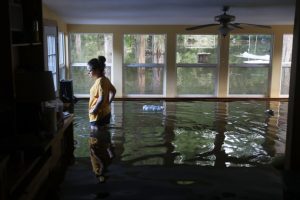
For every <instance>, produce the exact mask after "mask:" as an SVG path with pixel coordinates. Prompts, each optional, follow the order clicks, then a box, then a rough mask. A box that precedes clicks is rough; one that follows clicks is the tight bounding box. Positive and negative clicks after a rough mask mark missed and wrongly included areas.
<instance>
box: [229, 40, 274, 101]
mask: <svg viewBox="0 0 300 200" xmlns="http://www.w3.org/2000/svg"><path fill="white" fill-rule="evenodd" d="M271 49H272V36H271V35H249V34H243V35H231V36H230V43H229V94H238V95H267V92H268V84H269V77H268V76H269V74H268V73H269V72H268V71H269V68H270V67H271V64H270V59H271V58H270V56H271V53H272V52H271Z"/></svg>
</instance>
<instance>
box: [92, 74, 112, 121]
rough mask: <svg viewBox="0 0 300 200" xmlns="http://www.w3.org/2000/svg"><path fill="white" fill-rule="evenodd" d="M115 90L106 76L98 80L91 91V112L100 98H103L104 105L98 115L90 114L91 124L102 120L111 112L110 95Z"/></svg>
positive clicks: (102, 104)
mask: <svg viewBox="0 0 300 200" xmlns="http://www.w3.org/2000/svg"><path fill="white" fill-rule="evenodd" d="M113 88H114V86H113V85H112V84H111V82H110V80H109V79H108V78H106V77H105V76H103V77H100V78H98V79H96V81H95V83H94V85H93V86H92V87H91V89H90V100H89V110H90V109H91V108H93V107H94V106H95V105H96V103H97V100H98V98H99V97H101V96H102V103H101V105H100V107H99V109H98V112H97V113H96V114H89V119H90V122H93V121H98V120H101V119H102V118H103V117H105V116H106V115H107V114H109V113H110V112H111V108H110V105H109V94H110V91H111V90H112V89H113Z"/></svg>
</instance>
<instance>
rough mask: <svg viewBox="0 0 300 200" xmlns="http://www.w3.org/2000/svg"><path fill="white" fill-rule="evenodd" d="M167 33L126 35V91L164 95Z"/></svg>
mask: <svg viewBox="0 0 300 200" xmlns="http://www.w3.org/2000/svg"><path fill="white" fill-rule="evenodd" d="M165 55H166V36H165V35H143V34H134V35H133V34H130V35H129V34H128V35H124V60H123V66H124V93H125V94H126V95H163V83H164V80H163V77H164V69H165V59H166V58H165Z"/></svg>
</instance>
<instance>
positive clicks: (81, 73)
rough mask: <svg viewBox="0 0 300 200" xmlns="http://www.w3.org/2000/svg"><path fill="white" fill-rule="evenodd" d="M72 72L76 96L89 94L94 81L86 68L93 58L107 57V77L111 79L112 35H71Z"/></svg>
mask: <svg viewBox="0 0 300 200" xmlns="http://www.w3.org/2000/svg"><path fill="white" fill-rule="evenodd" d="M70 52H71V55H70V56H71V72H72V79H73V83H74V84H73V90H74V93H75V94H89V89H90V87H91V85H92V83H93V81H92V80H91V79H90V78H89V76H88V73H87V70H86V66H87V62H88V61H89V60H90V59H92V58H98V56H99V55H103V56H105V57H106V76H107V77H108V78H110V77H111V66H112V34H102V33H71V34H70Z"/></svg>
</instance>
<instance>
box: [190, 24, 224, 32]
mask: <svg viewBox="0 0 300 200" xmlns="http://www.w3.org/2000/svg"><path fill="white" fill-rule="evenodd" d="M217 25H220V24H204V25H200V26H193V27H189V28H186V29H185V30H187V31H191V30H196V29H200V28H205V27H209V26H217Z"/></svg>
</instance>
